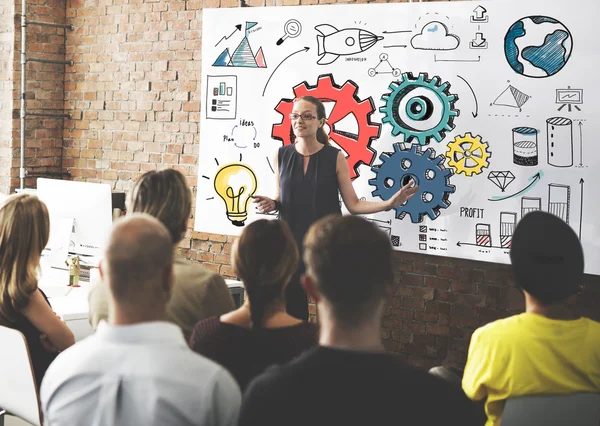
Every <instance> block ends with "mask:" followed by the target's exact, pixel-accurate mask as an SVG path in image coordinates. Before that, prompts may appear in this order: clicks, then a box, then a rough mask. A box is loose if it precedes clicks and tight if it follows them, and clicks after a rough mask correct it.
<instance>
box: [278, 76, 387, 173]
mask: <svg viewBox="0 0 600 426" xmlns="http://www.w3.org/2000/svg"><path fill="white" fill-rule="evenodd" d="M357 91H358V86H357V85H356V83H354V82H353V81H352V80H348V81H346V83H344V85H343V86H341V87H340V86H338V85H337V84H335V81H333V75H332V74H324V75H321V76H319V80H318V82H317V85H316V86H309V85H308V84H307V83H306V81H304V82H302V83H300V84H298V85H297V86H296V87H294V95H295V96H296V98H301V97H302V96H314V97H315V98H318V99H320V100H321V101H323V102H335V106H334V107H333V110H332V111H331V114H329V117H327V124H328V125H329V129H330V131H329V137H330V138H331V140H332V141H334V142H335V143H336V144H337V145H338V146H339V147H340V148H342V150H343V151H345V152H346V153H347V154H348V156H347V157H346V160H347V161H348V167H349V168H350V179H356V178H357V177H358V167H359V166H360V163H363V164H366V165H367V166H370V165H371V164H372V163H373V160H374V159H375V150H373V149H371V142H372V141H373V139H377V138H378V137H379V134H380V131H381V124H378V123H372V122H371V114H373V112H374V111H375V105H374V103H373V99H372V98H370V97H369V98H367V99H365V100H362V101H361V100H360V99H359V98H358V96H357V95H356V93H357ZM296 98H294V99H296ZM294 99H282V100H281V101H280V102H279V104H278V105H277V107H276V108H275V111H277V112H279V113H280V114H281V115H283V120H282V121H281V123H280V124H273V129H272V131H271V137H272V138H274V139H279V140H280V141H282V142H283V144H284V145H290V144H292V143H294V141H295V139H296V136H295V135H294V131H293V130H292V123H291V120H290V118H289V115H290V114H291V113H292V109H293V108H294ZM348 114H353V115H354V117H355V118H356V121H357V122H358V135H353V134H350V133H346V132H342V131H336V129H335V125H336V123H338V122H339V121H341V120H342V119H343V118H344V117H346V116H348Z"/></svg>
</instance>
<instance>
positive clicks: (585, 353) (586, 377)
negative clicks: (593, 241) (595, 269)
mask: <svg viewBox="0 0 600 426" xmlns="http://www.w3.org/2000/svg"><path fill="white" fill-rule="evenodd" d="M510 259H511V262H512V266H513V271H514V276H515V280H516V284H517V286H518V287H520V288H521V290H523V294H524V295H525V313H523V314H520V315H515V316H512V317H510V318H505V319H501V320H498V321H494V322H492V323H490V324H487V325H486V326H484V327H481V328H479V329H477V330H475V333H473V337H472V338H471V344H470V347H469V356H468V360H467V365H466V367H465V372H464V375H463V380H462V385H463V389H464V391H465V393H466V394H467V396H468V397H469V398H471V399H473V400H485V399H487V401H486V404H485V410H486V413H487V417H488V421H487V423H486V425H487V426H497V425H500V421H501V415H502V409H503V407H504V402H505V400H506V399H509V398H515V397H519V396H524V395H535V394H537V395H539V394H558V395H560V394H569V393H575V392H600V323H597V322H595V321H592V320H589V319H587V318H581V317H579V316H577V315H574V314H573V313H571V312H570V311H569V309H568V308H567V305H566V304H565V303H564V302H565V301H566V300H567V299H568V298H569V297H570V296H572V295H574V294H575V293H576V292H577V291H578V288H579V285H580V284H581V282H582V280H583V264H584V261H583V250H582V247H581V244H580V242H579V239H578V238H577V235H576V234H575V232H573V230H572V229H571V228H570V227H569V225H567V224H566V223H565V222H563V221H562V220H561V219H559V218H558V217H556V216H554V215H551V214H549V213H545V212H533V213H529V214H527V215H526V216H525V217H524V218H523V219H522V220H521V221H520V222H519V224H518V225H517V228H516V230H515V232H514V235H513V239H512V246H511V249H510Z"/></svg>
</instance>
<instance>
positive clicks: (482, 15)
mask: <svg viewBox="0 0 600 426" xmlns="http://www.w3.org/2000/svg"><path fill="white" fill-rule="evenodd" d="M473 12H474V13H473V15H471V22H473V23H474V24H483V23H486V22H489V17H488V16H487V15H486V12H487V9H486V8H485V7H483V6H482V5H478V6H477V7H476V8H475V9H473Z"/></svg>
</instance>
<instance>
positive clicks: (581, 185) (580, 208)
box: [579, 178, 585, 241]
mask: <svg viewBox="0 0 600 426" xmlns="http://www.w3.org/2000/svg"><path fill="white" fill-rule="evenodd" d="M584 182H585V181H584V180H583V178H581V179H579V186H580V188H581V205H580V206H579V241H581V224H582V223H583V183H584Z"/></svg>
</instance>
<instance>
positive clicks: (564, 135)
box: [546, 117, 573, 167]
mask: <svg viewBox="0 0 600 426" xmlns="http://www.w3.org/2000/svg"><path fill="white" fill-rule="evenodd" d="M546 130H547V131H546V136H547V142H548V164H549V165H551V166H554V167H571V166H572V165H573V122H572V121H571V120H569V119H568V118H564V117H552V118H549V119H547V120H546Z"/></svg>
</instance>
